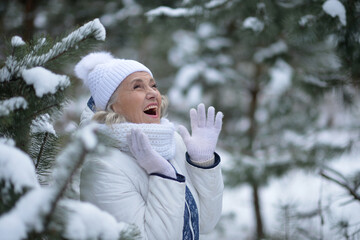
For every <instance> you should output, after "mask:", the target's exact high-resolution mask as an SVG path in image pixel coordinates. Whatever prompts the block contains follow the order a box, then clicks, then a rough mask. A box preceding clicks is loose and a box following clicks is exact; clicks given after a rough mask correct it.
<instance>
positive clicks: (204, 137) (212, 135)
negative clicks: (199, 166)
mask: <svg viewBox="0 0 360 240" xmlns="http://www.w3.org/2000/svg"><path fill="white" fill-rule="evenodd" d="M214 118H215V108H214V107H212V106H211V107H209V108H208V114H207V118H206V115H205V105H204V104H202V103H201V104H199V105H198V108H197V111H196V110H195V109H194V108H192V109H191V110H190V120H191V131H192V135H191V136H190V134H189V132H188V130H187V129H186V128H185V127H184V126H180V127H179V133H180V135H181V137H182V138H183V140H184V143H185V145H186V148H187V151H188V153H189V155H190V158H191V161H193V162H195V163H203V162H206V161H209V160H210V159H212V158H213V157H214V152H215V147H216V143H217V140H218V137H219V134H220V131H221V126H222V118H223V114H222V112H218V113H217V114H216V118H215V119H214Z"/></svg>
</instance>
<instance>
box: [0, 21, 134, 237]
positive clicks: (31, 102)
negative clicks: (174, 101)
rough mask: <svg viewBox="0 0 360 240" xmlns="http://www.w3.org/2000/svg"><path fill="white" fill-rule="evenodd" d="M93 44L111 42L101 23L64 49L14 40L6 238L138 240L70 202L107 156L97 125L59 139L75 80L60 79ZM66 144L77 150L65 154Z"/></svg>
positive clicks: (0, 75) (4, 71)
mask: <svg viewBox="0 0 360 240" xmlns="http://www.w3.org/2000/svg"><path fill="white" fill-rule="evenodd" d="M91 39H94V40H96V41H104V40H105V28H104V27H103V25H102V24H101V23H100V21H99V20H98V19H95V20H93V21H91V22H88V23H86V24H85V25H83V26H81V27H80V28H78V29H77V30H75V31H73V32H71V33H70V34H68V35H67V36H65V37H63V38H61V39H60V40H58V41H53V40H51V39H50V38H49V37H48V38H38V39H34V40H33V41H32V42H30V43H26V42H24V41H23V40H22V39H21V38H20V37H18V36H15V37H13V38H12V39H11V46H10V54H9V55H8V56H7V58H6V60H5V62H4V64H3V66H2V67H1V69H0V120H1V125H0V136H1V138H0V165H1V169H0V187H1V193H0V235H1V236H2V237H5V238H6V239H134V238H135V237H138V234H139V233H138V230H137V229H136V227H135V226H131V225H128V224H125V223H118V222H117V221H116V220H115V218H114V217H112V216H111V215H110V214H108V213H106V212H104V211H101V210H100V209H98V208H97V207H95V206H94V205H91V204H89V203H84V202H80V201H78V200H75V199H70V198H67V197H66V190H67V188H68V187H69V184H70V182H71V181H72V179H73V177H74V175H75V174H76V173H77V172H78V171H79V169H80V167H81V165H82V163H83V162H84V160H85V157H86V156H88V155H90V154H102V153H101V151H102V149H103V145H102V141H100V140H99V139H98V137H97V134H96V129H95V128H94V126H92V125H89V126H87V127H84V128H82V129H80V130H79V131H77V132H76V133H75V134H74V135H73V136H72V137H66V136H64V137H63V136H59V134H58V133H56V132H55V130H54V127H53V125H52V121H54V118H55V116H56V114H57V113H58V112H59V111H60V110H61V108H62V106H63V104H64V102H65V101H66V92H65V89H66V88H67V87H68V86H69V85H70V78H69V77H68V76H66V75H60V74H55V73H53V71H54V70H55V71H56V70H57V72H58V71H60V67H59V63H60V62H62V61H65V60H64V59H66V57H69V56H72V55H74V54H76V53H77V52H78V51H80V50H81V49H82V46H83V45H84V46H89V45H88V44H87V42H91V41H92V40H91ZM49 69H52V70H53V71H51V70H49ZM62 138H64V139H65V140H67V141H68V142H69V143H68V144H67V145H66V146H65V147H63V150H61V151H60V147H61V146H62V144H61V141H62ZM48 175H50V178H44V176H45V177H47V176H48ZM49 179H50V180H49ZM48 181H50V183H49V182H48Z"/></svg>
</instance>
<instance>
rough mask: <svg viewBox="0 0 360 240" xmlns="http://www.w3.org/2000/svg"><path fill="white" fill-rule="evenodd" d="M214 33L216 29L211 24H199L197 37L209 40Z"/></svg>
mask: <svg viewBox="0 0 360 240" xmlns="http://www.w3.org/2000/svg"><path fill="white" fill-rule="evenodd" d="M215 33H216V28H215V27H214V25H213V24H211V23H201V24H200V25H199V27H198V29H197V35H198V36H199V37H200V38H204V39H206V38H210V37H212V36H214V35H215Z"/></svg>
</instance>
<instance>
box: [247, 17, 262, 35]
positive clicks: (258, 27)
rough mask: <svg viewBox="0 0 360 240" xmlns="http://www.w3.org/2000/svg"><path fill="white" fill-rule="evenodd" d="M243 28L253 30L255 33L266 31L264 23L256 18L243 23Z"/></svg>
mask: <svg viewBox="0 0 360 240" xmlns="http://www.w3.org/2000/svg"><path fill="white" fill-rule="evenodd" d="M243 28H245V29H251V30H253V31H254V32H261V31H262V30H264V23H263V22H262V21H260V20H259V19H257V18H256V17H248V18H246V19H245V20H244V22H243Z"/></svg>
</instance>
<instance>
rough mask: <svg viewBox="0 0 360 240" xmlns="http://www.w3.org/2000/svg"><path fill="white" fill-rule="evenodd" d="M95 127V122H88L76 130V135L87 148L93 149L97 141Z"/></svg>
mask: <svg viewBox="0 0 360 240" xmlns="http://www.w3.org/2000/svg"><path fill="white" fill-rule="evenodd" d="M96 128H97V125H96V124H88V125H86V126H85V127H84V128H82V129H80V130H79V132H78V135H79V137H80V139H81V141H82V142H83V144H84V145H85V148H86V149H87V150H93V149H94V148H95V147H96V145H97V143H98V141H97V137H96V134H95V131H96Z"/></svg>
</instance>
